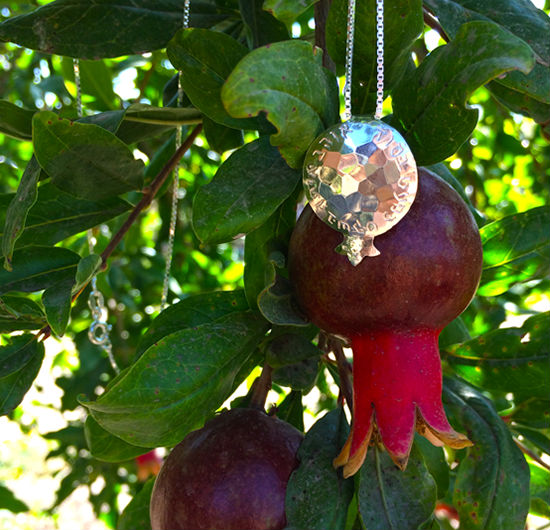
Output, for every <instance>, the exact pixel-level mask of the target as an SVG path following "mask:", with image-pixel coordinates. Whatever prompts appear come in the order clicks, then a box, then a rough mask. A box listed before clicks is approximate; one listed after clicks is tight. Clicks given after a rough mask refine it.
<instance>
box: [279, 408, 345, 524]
mask: <svg viewBox="0 0 550 530" xmlns="http://www.w3.org/2000/svg"><path fill="white" fill-rule="evenodd" d="M348 431H349V426H348V424H347V422H346V417H345V414H344V411H343V409H342V408H341V407H339V408H337V409H335V410H332V411H330V412H328V413H327V414H325V415H324V416H323V417H322V418H321V419H320V420H317V421H316V422H315V424H314V425H313V426H312V427H311V428H310V429H309V431H308V432H307V433H306V436H305V438H304V441H303V442H302V444H301V445H300V449H298V459H299V460H300V466H299V467H298V469H297V470H295V471H294V473H292V475H291V476H290V479H289V481H288V485H287V489H286V505H285V508H286V517H287V526H289V527H291V528H300V529H307V530H325V529H328V528H343V526H344V524H345V521H346V515H347V511H348V505H349V503H350V501H351V498H352V496H353V480H352V479H347V480H344V479H343V478H342V474H341V473H340V472H338V471H336V470H335V469H334V466H333V465H332V461H333V460H334V458H336V456H338V453H339V451H340V449H341V447H342V445H343V444H344V442H345V439H346V436H347V434H348Z"/></svg>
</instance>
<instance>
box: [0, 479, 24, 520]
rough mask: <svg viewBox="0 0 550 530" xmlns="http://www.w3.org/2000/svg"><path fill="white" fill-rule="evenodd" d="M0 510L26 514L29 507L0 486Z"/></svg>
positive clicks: (4, 487)
mask: <svg viewBox="0 0 550 530" xmlns="http://www.w3.org/2000/svg"><path fill="white" fill-rule="evenodd" d="M0 510H9V511H10V512H12V513H21V512H27V511H28V510H29V507H28V506H27V505H26V504H25V503H24V502H23V501H21V500H19V499H18V498H17V497H16V496H15V495H14V494H13V493H12V492H11V490H9V489H8V488H6V486H3V485H2V484H0Z"/></svg>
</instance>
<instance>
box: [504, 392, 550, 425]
mask: <svg viewBox="0 0 550 530" xmlns="http://www.w3.org/2000/svg"><path fill="white" fill-rule="evenodd" d="M510 418H511V419H512V420H513V421H514V422H515V423H519V424H521V425H527V426H528V427H531V428H533V429H550V401H549V400H548V399H536V398H529V399H526V400H525V401H523V402H521V403H519V404H518V405H517V406H516V407H515V408H514V410H513V412H512V413H511V415H510Z"/></svg>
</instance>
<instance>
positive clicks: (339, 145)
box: [303, 117, 418, 265]
mask: <svg viewBox="0 0 550 530" xmlns="http://www.w3.org/2000/svg"><path fill="white" fill-rule="evenodd" d="M303 179H304V188H305V192H306V196H307V198H308V200H309V203H310V205H311V207H312V208H313V211H314V212H315V213H316V214H317V216H318V217H319V218H320V219H322V220H323V221H324V222H325V223H327V224H328V225H329V226H331V227H332V228H334V229H336V230H338V231H339V232H342V233H343V234H344V240H343V242H342V244H341V245H340V246H339V247H338V248H337V249H336V250H337V252H340V253H341V254H345V255H347V257H348V259H349V260H350V262H351V263H352V264H353V265H358V264H359V263H360V262H361V261H362V260H363V258H364V257H365V256H377V255H379V254H380V252H379V251H378V250H377V249H376V248H375V246H374V242H373V240H374V237H375V236H378V235H380V234H383V233H384V232H387V231H388V230H389V229H390V228H391V227H392V226H394V225H395V224H396V223H398V222H399V221H400V220H401V219H402V218H403V217H404V216H405V215H406V213H407V212H408V211H409V208H410V207H411V205H412V203H413V201H414V198H415V195H416V189H417V185H418V174H417V170H416V162H415V160H414V157H413V154H412V152H411V150H410V148H409V146H408V145H407V142H405V140H404V139H403V137H402V136H401V134H399V132H398V131H396V130H395V129H394V128H393V127H390V126H389V125H388V124H386V123H384V122H383V121H380V120H375V119H371V118H367V117H353V118H351V119H350V120H348V121H346V122H344V123H339V124H337V125H333V126H332V127H330V128H329V129H327V130H326V131H324V132H323V133H322V134H321V135H320V136H319V137H318V138H317V139H316V140H315V141H314V142H313V143H312V144H311V146H310V148H309V149H308V152H307V153H306V157H305V163H304V175H303Z"/></svg>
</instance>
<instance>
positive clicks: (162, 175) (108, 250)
mask: <svg viewBox="0 0 550 530" xmlns="http://www.w3.org/2000/svg"><path fill="white" fill-rule="evenodd" d="M201 130H202V123H199V124H198V125H196V126H195V128H194V129H193V130H192V131H191V134H190V135H189V136H188V137H187V138H186V140H185V142H183V143H182V144H181V146H180V147H179V148H178V150H177V151H176V152H175V153H174V154H173V155H172V158H170V160H169V161H168V163H167V164H166V165H165V166H164V167H163V168H162V169H161V171H160V172H159V174H158V175H157V176H156V177H155V179H154V180H153V182H151V185H150V186H148V187H147V188H146V189H145V190H144V192H143V197H142V198H141V200H140V201H139V202H138V203H137V204H136V206H134V209H133V210H132V211H131V212H130V215H129V216H128V219H126V221H125V222H124V224H123V225H122V226H121V227H120V229H119V231H118V232H117V233H116V234H115V235H114V236H113V238H112V239H111V241H109V244H108V245H107V246H106V247H105V250H104V251H103V252H102V253H101V262H102V265H101V268H102V269H106V268H107V260H108V259H109V257H110V255H111V254H112V253H113V251H114V250H115V248H116V247H117V246H118V245H119V243H120V242H121V241H122V238H123V237H124V236H125V235H126V232H128V230H129V229H130V227H131V226H132V225H133V224H134V222H135V221H136V219H137V218H138V216H139V214H140V213H141V212H142V211H143V210H144V209H145V208H147V207H148V206H149V205H150V204H151V202H152V201H153V199H154V198H155V195H156V194H157V193H158V191H159V189H160V188H161V187H162V185H163V184H164V182H165V180H166V178H167V177H168V175H170V173H171V172H172V171H173V170H174V168H175V167H176V166H177V164H178V162H179V161H180V158H181V157H182V156H183V155H184V154H185V153H186V151H187V150H188V149H189V148H190V147H191V145H193V142H194V141H195V139H196V137H197V136H198V134H199V133H200V132H201Z"/></svg>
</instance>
